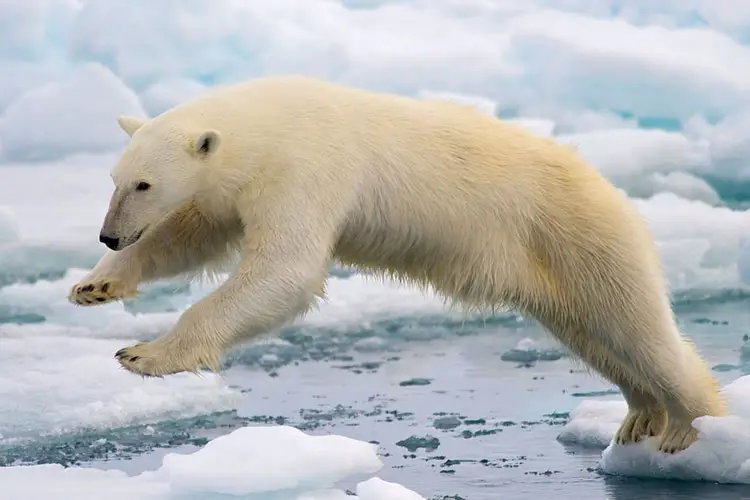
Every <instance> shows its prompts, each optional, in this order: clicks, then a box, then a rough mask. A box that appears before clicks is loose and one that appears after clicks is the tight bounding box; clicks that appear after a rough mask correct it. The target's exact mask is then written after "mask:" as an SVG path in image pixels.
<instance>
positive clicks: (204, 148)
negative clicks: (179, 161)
mask: <svg viewBox="0 0 750 500" xmlns="http://www.w3.org/2000/svg"><path fill="white" fill-rule="evenodd" d="M220 142H221V141H220V138H219V133H218V132H217V131H216V130H206V131H204V132H203V133H201V134H200V135H199V136H198V138H197V139H196V140H195V143H194V144H193V149H194V151H195V153H196V154H197V155H198V156H204V157H205V156H208V155H212V154H214V153H215V152H216V150H217V149H219V143H220Z"/></svg>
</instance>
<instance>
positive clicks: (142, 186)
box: [135, 182, 151, 191]
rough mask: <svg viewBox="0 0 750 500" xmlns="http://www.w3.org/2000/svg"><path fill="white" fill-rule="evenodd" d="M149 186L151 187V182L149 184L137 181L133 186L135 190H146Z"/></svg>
mask: <svg viewBox="0 0 750 500" xmlns="http://www.w3.org/2000/svg"><path fill="white" fill-rule="evenodd" d="M150 187H151V184H149V183H148V182H139V183H138V184H137V185H136V186H135V190H136V191H146V190H148V188H150Z"/></svg>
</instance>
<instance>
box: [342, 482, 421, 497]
mask: <svg viewBox="0 0 750 500" xmlns="http://www.w3.org/2000/svg"><path fill="white" fill-rule="evenodd" d="M357 496H358V497H359V500H425V498H424V497H423V496H422V495H418V494H416V493H414V492H413V491H411V490H407V489H406V488H405V487H403V486H401V485H400V484H396V483H389V482H388V481H383V480H382V479H380V478H377V477H374V478H372V479H368V480H367V481H364V482H362V483H359V484H358V485H357Z"/></svg>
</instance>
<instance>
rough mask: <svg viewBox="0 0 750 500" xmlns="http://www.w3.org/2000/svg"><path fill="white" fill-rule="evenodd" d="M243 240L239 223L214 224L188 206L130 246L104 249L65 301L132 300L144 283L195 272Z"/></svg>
mask: <svg viewBox="0 0 750 500" xmlns="http://www.w3.org/2000/svg"><path fill="white" fill-rule="evenodd" d="M241 236H242V227H241V223H240V221H239V220H238V219H237V220H234V221H231V220H230V221H226V220H223V221H214V220H211V219H209V218H207V217H205V216H204V215H203V214H202V213H201V212H200V211H199V210H198V209H197V208H196V206H195V205H193V204H192V203H190V204H186V205H185V206H183V207H181V208H180V209H178V210H177V211H175V212H174V213H172V214H170V215H169V216H167V217H166V218H165V219H164V221H162V222H160V223H159V225H158V226H156V227H155V228H154V229H153V230H152V231H149V232H147V233H146V234H144V236H143V237H142V238H141V240H139V241H137V242H136V243H135V244H133V245H131V246H129V247H126V248H124V249H122V250H120V251H117V252H114V251H109V250H108V251H107V253H106V254H104V256H103V257H102V258H101V259H100V260H99V262H98V263H97V264H96V266H94V269H93V270H92V271H91V272H90V273H89V274H88V275H87V276H86V277H85V278H83V280H81V281H80V282H79V283H77V284H76V285H75V286H73V288H72V289H71V291H70V294H69V295H68V300H69V301H70V302H72V303H73V304H76V305H81V306H93V305H100V304H106V303H108V302H111V301H115V300H122V299H124V298H128V297H133V296H135V295H136V294H137V290H138V285H139V284H140V283H143V282H149V281H154V280H158V279H162V278H169V277H172V276H176V275H178V274H181V273H186V272H191V271H195V270H197V269H200V268H201V267H202V266H204V265H205V264H206V263H207V262H209V261H212V260H217V259H220V258H221V257H222V256H224V255H225V254H226V253H228V250H229V248H230V246H231V244H232V243H233V242H234V241H237V240H239V239H240V238H241Z"/></svg>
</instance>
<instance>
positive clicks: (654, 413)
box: [615, 409, 667, 445]
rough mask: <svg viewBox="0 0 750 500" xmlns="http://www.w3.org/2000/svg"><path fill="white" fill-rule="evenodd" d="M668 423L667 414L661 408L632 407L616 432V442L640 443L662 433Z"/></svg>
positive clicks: (622, 443)
mask: <svg viewBox="0 0 750 500" xmlns="http://www.w3.org/2000/svg"><path fill="white" fill-rule="evenodd" d="M666 425H667V414H666V411H665V410H660V409H646V410H641V409H637V410H636V409H631V410H629V411H628V414H627V416H626V417H625V420H623V421H622V424H621V425H620V428H619V429H618V431H617V434H615V443H616V444H621V445H624V444H631V443H639V442H641V441H642V440H643V439H645V438H648V437H654V436H658V435H659V434H661V432H662V431H663V430H664V428H665V427H666Z"/></svg>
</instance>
